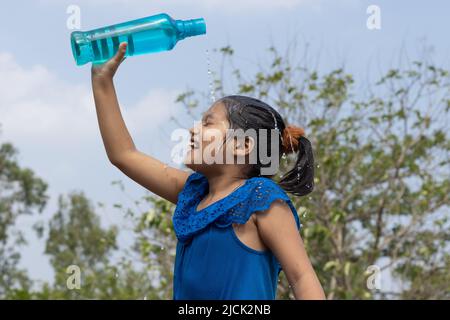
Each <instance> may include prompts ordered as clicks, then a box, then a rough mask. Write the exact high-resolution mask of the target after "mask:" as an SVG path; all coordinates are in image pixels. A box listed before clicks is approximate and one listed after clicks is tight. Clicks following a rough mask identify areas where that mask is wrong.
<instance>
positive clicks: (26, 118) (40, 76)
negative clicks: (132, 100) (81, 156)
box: [0, 53, 176, 150]
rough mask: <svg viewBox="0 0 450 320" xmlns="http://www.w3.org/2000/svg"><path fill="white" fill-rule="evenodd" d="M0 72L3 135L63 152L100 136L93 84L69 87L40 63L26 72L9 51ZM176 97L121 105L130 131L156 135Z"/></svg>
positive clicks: (151, 96)
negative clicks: (76, 144) (69, 144)
mask: <svg viewBox="0 0 450 320" xmlns="http://www.w3.org/2000/svg"><path fill="white" fill-rule="evenodd" d="M0 74H1V75H2V76H1V77H0V124H1V125H2V133H3V134H2V135H3V136H5V137H7V138H8V139H10V140H12V141H28V142H30V143H32V142H39V143H45V144H55V147H61V148H62V149H63V150H64V149H65V146H66V145H67V144H68V143H75V142H76V143H87V142H88V141H89V140H91V139H92V138H93V137H98V135H99V130H98V124H97V121H96V115H95V106H94V101H93V97H92V92H91V89H90V87H89V86H88V85H86V84H71V83H68V82H67V81H65V80H63V79H60V78H58V77H57V76H56V75H55V74H53V73H51V72H50V71H49V70H48V69H47V68H45V67H44V66H41V65H35V66H33V67H31V68H28V69H25V68H23V67H22V66H20V65H19V64H18V63H17V61H15V60H14V57H13V56H12V55H11V54H8V53H0ZM86 82H88V83H89V81H86ZM175 96H176V91H174V90H165V89H155V90H152V91H150V92H149V93H148V94H147V95H146V96H144V97H143V98H142V99H141V100H140V101H139V102H138V103H137V104H136V105H135V106H122V112H123V113H124V117H126V119H127V121H128V122H129V127H130V130H133V131H134V132H137V133H147V134H148V133H149V131H156V130H157V125H158V124H160V123H164V122H165V121H167V120H168V119H169V118H170V115H171V112H173V110H174V108H176V106H175V105H174V103H173V101H174V100H175ZM171 110H172V111H171ZM149 123H151V124H152V125H149ZM55 150H58V149H55ZM59 150H61V149H59Z"/></svg>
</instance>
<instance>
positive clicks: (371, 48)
mask: <svg viewBox="0 0 450 320" xmlns="http://www.w3.org/2000/svg"><path fill="white" fill-rule="evenodd" d="M70 5H76V6H78V7H79V8H80V13H81V30H83V31H85V30H90V29H94V28H98V27H102V26H106V25H111V24H115V23H119V22H124V21H128V20H132V19H136V18H141V17H145V16H150V15H154V14H158V13H167V14H169V15H170V16H171V17H173V18H174V19H193V18H200V17H203V18H204V19H205V21H206V26H207V34H206V35H205V36H199V37H193V38H187V39H185V40H183V41H180V42H179V43H178V44H177V45H176V47H175V48H174V49H173V50H171V51H166V52H161V53H157V54H151V55H142V56H137V57H131V58H129V59H127V60H126V61H125V62H124V63H123V64H122V65H121V66H120V69H119V71H118V73H117V75H116V77H115V83H116V90H117V94H118V97H119V101H120V104H121V109H122V112H123V115H124V119H125V121H126V123H127V125H128V128H129V130H130V133H131V135H132V136H133V139H134V141H135V144H136V146H137V147H138V149H140V150H141V151H142V152H145V153H148V154H151V155H152V156H155V157H157V158H158V159H160V160H162V161H166V162H167V163H170V164H171V165H174V164H173V163H171V161H170V149H171V146H173V145H174V144H175V142H171V141H170V139H169V137H170V135H169V133H170V130H172V129H175V128H176V127H175V125H169V126H168V125H167V123H168V121H169V119H170V117H171V116H175V117H177V118H180V119H182V121H183V125H185V127H187V128H188V127H190V126H192V124H193V123H192V121H191V120H188V118H187V117H185V114H186V112H185V110H183V107H182V106H181V105H179V104H176V103H175V102H174V100H175V98H176V96H177V94H180V93H182V92H184V91H185V90H186V89H187V88H191V89H194V90H198V91H202V92H207V91H208V85H209V78H208V72H207V71H208V65H207V56H206V51H207V50H208V51H209V52H211V51H212V50H213V49H214V48H220V47H223V46H226V45H231V46H232V47H233V49H234V50H235V64H236V65H238V66H239V67H240V69H241V72H242V73H244V74H251V73H252V72H254V71H255V68H256V63H257V62H258V61H262V62H263V63H264V61H267V57H268V56H267V48H268V47H269V46H270V45H271V44H274V45H275V46H276V47H277V48H278V49H280V50H281V51H283V50H284V49H285V48H287V47H288V46H289V44H290V43H291V42H292V41H293V39H299V40H300V42H299V46H300V47H302V46H306V45H307V44H308V45H309V47H310V49H309V50H310V52H311V54H312V55H313V56H315V57H317V61H318V64H317V68H318V69H319V71H322V72H326V71H330V70H331V69H332V68H334V67H336V66H341V65H345V68H346V69H347V71H348V72H351V73H353V74H354V75H355V76H356V78H357V79H358V78H359V79H373V78H374V77H376V76H377V75H379V73H378V72H379V70H380V69H381V70H387V69H388V68H390V67H391V66H395V65H397V64H398V61H399V59H401V57H403V58H404V57H405V55H407V56H408V58H411V59H414V58H415V57H420V54H421V51H422V49H423V47H424V46H427V47H429V48H431V50H432V52H433V59H434V61H435V62H436V63H437V64H439V65H441V66H443V67H447V68H448V67H449V57H450V56H449V53H450V43H449V42H448V41H446V39H448V30H449V24H450V22H449V20H448V12H449V11H450V2H448V1H444V0H441V1H438V0H434V1H433V0H431V1H418V0H415V1H407V0H396V1H393V0H390V1H387V0H385V1H381V0H379V1H378V0H373V1H365V0H270V1H269V0H264V1H261V0H259V1H258V0H239V1H236V0H227V1H225V0H197V1H194V0H174V1H170V0H166V1H157V0H152V1H145V0H136V1H127V0H70V1H65V0H35V1H32V0H15V1H6V0H5V1H1V3H0V23H1V28H0V39H1V42H0V125H1V127H0V130H1V131H0V141H1V142H4V141H10V142H12V143H13V144H14V145H15V147H17V149H18V150H19V156H18V160H19V163H20V164H21V165H22V166H25V167H29V168H31V169H32V170H33V171H34V172H35V173H36V174H37V175H38V176H39V177H41V178H43V179H44V180H45V181H46V182H47V183H48V184H49V190H48V193H49V195H50V201H49V204H48V206H47V208H46V210H45V212H44V213H43V214H42V217H41V218H43V219H49V218H50V217H51V216H52V214H53V213H54V212H55V210H56V201H57V197H58V195H60V194H67V193H69V192H71V191H74V190H83V191H84V192H85V193H86V194H87V195H88V196H89V198H90V199H92V200H93V201H94V202H102V203H105V204H107V205H110V206H111V205H112V204H113V203H116V202H123V203H127V202H129V199H128V198H127V197H126V196H125V195H124V194H123V193H122V192H121V191H120V190H119V189H118V188H116V187H113V186H112V185H111V181H114V180H123V182H124V183H125V187H126V190H127V192H128V193H129V194H130V196H131V197H132V198H136V199H137V198H138V197H139V196H141V195H143V194H144V193H145V190H144V189H143V188H142V187H140V186H139V185H137V184H136V183H134V182H133V181H131V180H130V179H128V178H127V177H126V176H124V175H123V174H122V173H121V172H120V171H119V170H117V169H116V168H115V167H113V166H112V165H111V164H110V163H109V162H108V159H107V157H106V153H105V150H104V147H103V144H102V141H101V137H100V133H99V130H98V125H97V119H96V114H95V106H94V103H93V98H92V92H91V88H90V65H84V66H76V64H75V62H74V60H73V57H72V53H71V48H70V41H69V37H70V33H71V32H72V31H74V30H71V29H68V27H67V19H68V18H69V14H68V13H67V9H68V7H69V6H70ZM370 5H377V6H378V7H379V8H380V16H381V25H380V26H381V28H380V29H377V30H369V29H368V28H367V25H366V21H367V19H368V17H369V14H367V12H366V10H367V8H368V6H370ZM300 51H301V50H300ZM210 58H211V69H212V71H213V72H217V71H218V68H219V66H220V59H219V56H218V55H214V54H211V56H210ZM225 81H226V79H225ZM207 107H208V105H207V104H206V102H205V105H202V108H204V109H206V108H207ZM274 107H275V108H276V106H274ZM99 214H100V215H101V219H102V221H103V222H104V223H106V224H108V223H119V224H120V223H122V222H123V221H122V220H121V217H120V214H118V212H113V211H112V210H104V211H100V212H99ZM34 221H35V218H31V219H30V218H23V219H21V220H20V221H19V223H20V227H21V228H23V229H24V230H27V231H26V234H27V237H28V239H29V241H30V245H29V246H28V247H27V248H25V249H24V250H23V258H22V262H21V264H22V266H23V267H25V268H27V269H28V270H29V273H30V275H31V277H33V278H35V279H42V280H50V279H51V278H52V272H51V268H50V266H49V264H48V259H47V258H46V257H45V256H44V255H43V250H44V245H43V243H42V241H39V240H38V239H36V237H35V236H34V235H33V233H32V232H31V230H29V228H30V226H31V225H32V223H33V222H34ZM124 241H126V239H125V240H124Z"/></svg>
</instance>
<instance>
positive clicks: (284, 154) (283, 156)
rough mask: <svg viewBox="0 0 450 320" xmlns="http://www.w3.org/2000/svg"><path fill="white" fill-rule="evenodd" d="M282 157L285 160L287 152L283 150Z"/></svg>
mask: <svg viewBox="0 0 450 320" xmlns="http://www.w3.org/2000/svg"><path fill="white" fill-rule="evenodd" d="M281 157H282V158H283V159H284V160H285V159H286V153H284V152H283V155H282V156H281Z"/></svg>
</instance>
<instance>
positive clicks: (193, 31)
mask: <svg viewBox="0 0 450 320" xmlns="http://www.w3.org/2000/svg"><path fill="white" fill-rule="evenodd" d="M175 22H176V26H177V29H178V31H179V32H180V35H179V38H180V39H184V38H187V37H193V36H198V35H200V34H205V33H206V25H205V20H204V19H203V18H199V19H192V20H175Z"/></svg>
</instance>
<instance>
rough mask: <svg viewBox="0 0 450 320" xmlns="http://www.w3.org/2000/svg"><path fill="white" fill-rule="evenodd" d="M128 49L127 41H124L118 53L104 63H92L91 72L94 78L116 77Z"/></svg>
mask: <svg viewBox="0 0 450 320" xmlns="http://www.w3.org/2000/svg"><path fill="white" fill-rule="evenodd" d="M126 51H127V43H126V42H122V43H121V44H120V45H119V49H118V50H117V52H116V54H115V55H114V56H113V57H112V58H111V59H109V60H108V61H106V62H105V63H102V64H94V63H93V64H92V67H91V74H92V79H93V80H97V79H98V80H111V79H112V78H113V77H114V74H115V73H116V71H117V69H118V68H119V65H120V64H121V63H122V62H123V60H125V52H126Z"/></svg>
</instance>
